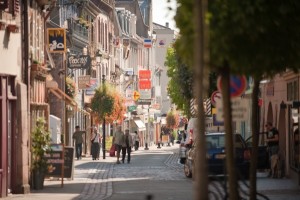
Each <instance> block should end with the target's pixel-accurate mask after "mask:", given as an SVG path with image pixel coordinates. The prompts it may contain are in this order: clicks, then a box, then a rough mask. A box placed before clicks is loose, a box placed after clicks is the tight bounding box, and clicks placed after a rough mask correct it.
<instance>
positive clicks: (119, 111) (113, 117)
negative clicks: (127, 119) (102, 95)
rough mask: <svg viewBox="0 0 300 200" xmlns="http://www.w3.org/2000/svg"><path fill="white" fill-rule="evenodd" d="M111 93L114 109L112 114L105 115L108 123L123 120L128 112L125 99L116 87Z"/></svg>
mask: <svg viewBox="0 0 300 200" xmlns="http://www.w3.org/2000/svg"><path fill="white" fill-rule="evenodd" d="M111 95H112V97H113V99H114V104H113V109H112V112H111V114H110V115H107V116H106V117H105V121H106V123H113V122H114V121H117V122H122V121H123V119H124V114H125V113H126V107H125V99H124V97H123V96H121V94H120V93H119V92H118V91H116V90H115V89H113V90H112V92H111Z"/></svg>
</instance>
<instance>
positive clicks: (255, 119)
mask: <svg viewBox="0 0 300 200" xmlns="http://www.w3.org/2000/svg"><path fill="white" fill-rule="evenodd" d="M260 80H261V79H260V78H254V86H253V92H252V108H251V109H252V123H251V126H252V127H251V129H252V152H251V160H250V161H251V165H250V200H256V190H257V189H256V169H257V159H258V139H259V116H258V93H259V83H260Z"/></svg>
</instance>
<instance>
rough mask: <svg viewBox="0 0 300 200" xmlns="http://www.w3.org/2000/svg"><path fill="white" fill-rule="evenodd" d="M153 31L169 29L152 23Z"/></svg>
mask: <svg viewBox="0 0 300 200" xmlns="http://www.w3.org/2000/svg"><path fill="white" fill-rule="evenodd" d="M153 29H170V28H169V27H166V26H163V25H160V24H157V23H155V22H153ZM170 30H171V29H170Z"/></svg>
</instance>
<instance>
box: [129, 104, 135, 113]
mask: <svg viewBox="0 0 300 200" xmlns="http://www.w3.org/2000/svg"><path fill="white" fill-rule="evenodd" d="M135 110H136V105H132V106H128V107H127V111H128V112H132V111H135Z"/></svg>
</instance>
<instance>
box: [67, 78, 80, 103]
mask: <svg viewBox="0 0 300 200" xmlns="http://www.w3.org/2000/svg"><path fill="white" fill-rule="evenodd" d="M65 92H66V94H67V95H68V96H69V97H71V98H72V99H75V97H76V95H77V88H76V83H75V81H74V80H73V79H72V78H70V77H66V89H65Z"/></svg>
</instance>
